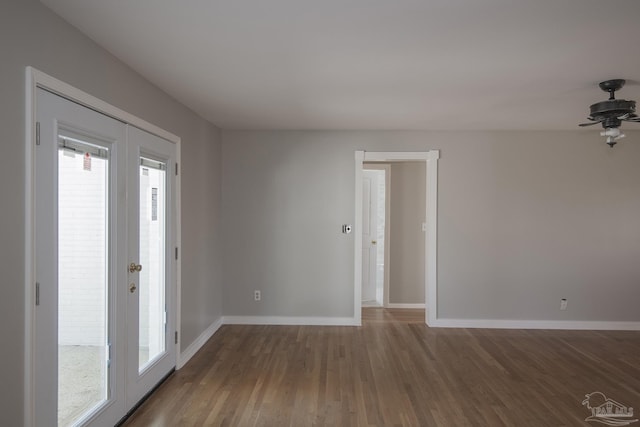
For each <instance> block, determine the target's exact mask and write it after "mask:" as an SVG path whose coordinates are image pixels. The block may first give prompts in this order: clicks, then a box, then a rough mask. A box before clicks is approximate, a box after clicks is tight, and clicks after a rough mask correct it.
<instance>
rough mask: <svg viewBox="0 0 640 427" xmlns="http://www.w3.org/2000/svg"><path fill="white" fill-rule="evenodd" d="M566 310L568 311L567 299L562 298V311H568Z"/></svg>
mask: <svg viewBox="0 0 640 427" xmlns="http://www.w3.org/2000/svg"><path fill="white" fill-rule="evenodd" d="M566 309H567V299H566V298H562V299H561V300H560V310H566Z"/></svg>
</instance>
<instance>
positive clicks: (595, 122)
mask: <svg viewBox="0 0 640 427" xmlns="http://www.w3.org/2000/svg"><path fill="white" fill-rule="evenodd" d="M603 121H604V120H598V121H594V122H591V123H580V124H579V125H578V126H580V127H585V126H593V125H597V124H598V123H602V122H603Z"/></svg>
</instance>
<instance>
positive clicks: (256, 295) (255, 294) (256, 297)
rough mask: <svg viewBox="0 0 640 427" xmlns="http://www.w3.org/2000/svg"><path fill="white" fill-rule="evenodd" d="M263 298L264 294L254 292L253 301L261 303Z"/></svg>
mask: <svg viewBox="0 0 640 427" xmlns="http://www.w3.org/2000/svg"><path fill="white" fill-rule="evenodd" d="M261 298H262V294H261V293H260V291H258V290H256V291H253V300H254V301H260V299H261Z"/></svg>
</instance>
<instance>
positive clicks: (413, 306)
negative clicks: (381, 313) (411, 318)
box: [385, 302, 424, 309]
mask: <svg viewBox="0 0 640 427" xmlns="http://www.w3.org/2000/svg"><path fill="white" fill-rule="evenodd" d="M385 308H421V309H424V303H422V304H405V303H391V302H390V303H389V304H387V306H386V307H385Z"/></svg>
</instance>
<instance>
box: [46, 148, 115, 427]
mask: <svg viewBox="0 0 640 427" xmlns="http://www.w3.org/2000/svg"><path fill="white" fill-rule="evenodd" d="M64 141H65V140H64V137H62V136H61V137H60V142H61V144H60V147H61V148H60V149H59V151H58V425H60V426H67V425H72V424H74V423H75V422H77V421H78V420H80V419H81V418H83V417H84V416H86V415H87V414H88V413H89V412H91V411H92V409H95V408H96V407H97V406H98V405H100V404H101V403H102V402H104V401H106V400H107V398H108V396H107V387H108V361H107V359H108V347H107V343H108V319H107V312H108V311H107V304H108V281H109V277H108V265H109V263H108V253H109V246H108V245H109V242H108V230H109V227H108V221H109V219H108V210H109V198H108V193H109V189H108V164H109V161H108V152H107V150H106V149H104V148H100V149H99V150H97V147H96V146H93V145H91V144H83V143H82V142H80V141H78V140H74V148H69V145H65V143H64Z"/></svg>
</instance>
